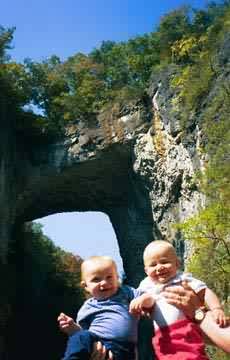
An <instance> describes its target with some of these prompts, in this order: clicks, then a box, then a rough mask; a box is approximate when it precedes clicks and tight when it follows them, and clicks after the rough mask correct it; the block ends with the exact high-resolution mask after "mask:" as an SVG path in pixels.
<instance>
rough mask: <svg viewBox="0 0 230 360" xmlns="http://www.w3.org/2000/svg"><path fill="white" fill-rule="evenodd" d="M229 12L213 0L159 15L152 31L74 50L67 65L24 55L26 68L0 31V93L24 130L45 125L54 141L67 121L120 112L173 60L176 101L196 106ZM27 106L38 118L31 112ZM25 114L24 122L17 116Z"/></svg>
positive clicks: (8, 36)
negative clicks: (176, 74)
mask: <svg viewBox="0 0 230 360" xmlns="http://www.w3.org/2000/svg"><path fill="white" fill-rule="evenodd" d="M228 12H229V2H228V1H221V2H218V3H215V2H211V3H210V4H209V5H208V6H207V8H206V9H204V10H195V9H191V8H189V7H181V8H179V9H176V10H174V11H172V12H170V13H169V14H167V15H165V16H164V17H162V19H161V21H160V23H159V26H158V28H157V29H156V31H154V32H152V33H149V34H145V35H142V36H137V37H135V38H133V39H130V40H128V41H127V42H120V43H115V42H113V41H105V42H103V43H102V45H101V46H100V47H99V48H97V49H94V50H92V51H91V52H90V53H89V54H88V55H85V54H82V53H77V54H75V55H73V56H72V57H70V58H69V59H67V61H65V62H62V61H61V60H60V59H59V58H58V57H57V56H52V57H51V58H49V59H47V60H45V61H43V62H41V63H37V62H34V61H32V60H29V59H27V60H26V61H25V62H24V64H23V65H22V64H15V63H13V62H11V61H10V58H9V56H8V52H9V48H10V42H11V40H12V36H13V31H14V29H13V28H12V29H4V28H1V29H0V65H1V68H0V77H1V79H3V78H4V82H5V84H6V86H5V87H4V89H3V93H4V94H9V96H5V99H6V97H7V98H10V99H14V100H13V101H14V103H15V104H16V105H17V106H16V107H17V114H19V113H20V115H21V116H19V121H18V122H17V125H18V127H19V128H20V130H23V129H24V131H25V132H26V131H30V130H29V128H30V129H31V128H33V127H35V129H36V131H38V129H39V128H42V131H41V134H42V136H45V135H47V134H50V138H49V139H50V140H52V137H53V138H56V137H57V136H58V135H60V134H62V133H63V131H64V126H65V124H66V122H67V121H70V122H78V121H79V120H83V121H84V122H86V123H87V125H89V126H91V125H92V126H93V125H95V123H97V115H98V113H99V112H101V111H103V110H104V109H105V108H106V109H108V108H111V109H114V108H116V109H118V112H119V111H122V107H123V104H124V103H125V102H126V101H128V102H130V101H132V102H133V103H135V101H136V100H140V99H141V98H142V97H143V96H145V91H146V88H147V87H148V83H149V80H150V77H151V74H152V73H155V72H157V71H159V69H161V68H162V67H164V66H166V65H167V64H170V63H176V64H179V65H181V66H182V67H181V76H180V77H179V78H176V79H174V83H175V85H176V86H177V87H179V88H180V96H179V101H184V102H185V103H186V106H187V107H188V108H189V109H190V110H191V109H193V110H194V108H196V107H197V104H199V103H200V101H201V99H203V97H204V96H205V94H207V92H208V89H209V86H210V83H211V81H212V80H213V78H214V76H215V70H213V67H212V64H211V63H210V60H209V58H210V55H213V54H214V52H215V51H216V50H217V49H218V47H219V45H220V44H221V41H222V38H221V36H222V35H221V34H223V33H224V32H225V31H226V29H227V27H228V25H229V21H228V18H227V15H226V14H228ZM211 57H212V56H211ZM198 63H199V66H193V64H198ZM190 80H192V84H193V86H192V87H190V86H189V83H190ZM121 94H122V96H121ZM131 97H132V100H130V99H131ZM185 99H186V100H185ZM114 104H116V106H114ZM31 105H35V106H36V109H39V116H38V115H33V116H31V112H32V109H33V107H31ZM119 109H120V110H119ZM23 114H25V118H26V119H27V120H26V121H22V120H20V119H22V117H23ZM30 125H31V126H30Z"/></svg>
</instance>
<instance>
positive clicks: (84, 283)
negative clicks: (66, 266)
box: [80, 280, 86, 288]
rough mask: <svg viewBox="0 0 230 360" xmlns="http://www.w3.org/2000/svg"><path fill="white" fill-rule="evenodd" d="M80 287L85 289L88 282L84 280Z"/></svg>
mask: <svg viewBox="0 0 230 360" xmlns="http://www.w3.org/2000/svg"><path fill="white" fill-rule="evenodd" d="M80 286H81V287H82V288H85V287H86V282H85V281H84V280H82V281H81V282H80Z"/></svg>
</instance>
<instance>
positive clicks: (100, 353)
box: [90, 342, 106, 360]
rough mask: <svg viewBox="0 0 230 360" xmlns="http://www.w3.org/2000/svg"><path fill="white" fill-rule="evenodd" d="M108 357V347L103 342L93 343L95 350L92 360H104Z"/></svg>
mask: <svg viewBox="0 0 230 360" xmlns="http://www.w3.org/2000/svg"><path fill="white" fill-rule="evenodd" d="M105 357H106V348H105V346H104V345H102V343H101V342H96V343H94V344H93V352H92V354H91V356H90V360H104V359H105Z"/></svg>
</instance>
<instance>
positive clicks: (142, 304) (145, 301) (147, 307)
mask: <svg viewBox="0 0 230 360" xmlns="http://www.w3.org/2000/svg"><path fill="white" fill-rule="evenodd" d="M154 303H155V300H154V299H153V297H152V296H151V295H149V294H143V295H141V296H139V297H137V298H136V299H134V300H132V301H131V303H130V305H129V312H130V313H131V314H133V315H146V314H149V312H150V311H151V310H152V308H153V305H154Z"/></svg>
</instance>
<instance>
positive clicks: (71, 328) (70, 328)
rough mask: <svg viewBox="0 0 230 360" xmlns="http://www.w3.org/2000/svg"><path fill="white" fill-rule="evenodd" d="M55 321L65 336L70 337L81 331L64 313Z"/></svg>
mask: <svg viewBox="0 0 230 360" xmlns="http://www.w3.org/2000/svg"><path fill="white" fill-rule="evenodd" d="M57 321H58V323H59V328H60V330H61V331H62V332H64V333H65V334H67V335H72V334H73V333H75V332H76V331H79V330H80V329H81V327H80V326H79V325H78V324H76V323H75V321H74V320H73V319H72V318H71V317H70V316H67V315H66V314H64V313H61V314H60V315H59V316H58V318H57Z"/></svg>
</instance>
